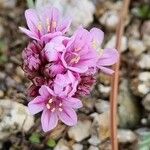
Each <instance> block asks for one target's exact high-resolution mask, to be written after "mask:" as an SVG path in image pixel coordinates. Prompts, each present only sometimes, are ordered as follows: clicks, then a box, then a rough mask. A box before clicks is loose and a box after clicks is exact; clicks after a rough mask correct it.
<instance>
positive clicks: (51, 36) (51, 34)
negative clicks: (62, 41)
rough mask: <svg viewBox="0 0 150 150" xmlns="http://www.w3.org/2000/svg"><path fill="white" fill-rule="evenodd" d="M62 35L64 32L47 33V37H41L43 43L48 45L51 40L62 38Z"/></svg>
mask: <svg viewBox="0 0 150 150" xmlns="http://www.w3.org/2000/svg"><path fill="white" fill-rule="evenodd" d="M61 35H62V32H59V31H58V32H54V33H47V34H45V35H43V36H42V37H41V40H42V41H45V42H46V43H48V42H49V41H50V40H51V39H53V38H54V37H56V36H61Z"/></svg>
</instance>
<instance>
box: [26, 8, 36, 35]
mask: <svg viewBox="0 0 150 150" xmlns="http://www.w3.org/2000/svg"><path fill="white" fill-rule="evenodd" d="M25 18H26V20H27V25H28V27H29V29H30V30H31V31H33V32H34V33H37V31H38V24H39V18H38V16H37V12H36V10H35V9H27V10H26V11H25Z"/></svg>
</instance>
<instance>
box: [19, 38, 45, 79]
mask: <svg viewBox="0 0 150 150" xmlns="http://www.w3.org/2000/svg"><path fill="white" fill-rule="evenodd" d="M41 50H42V47H41V45H39V44H38V43H36V42H35V41H33V42H32V43H29V45H28V46H27V48H25V49H24V50H23V52H22V58H23V69H24V71H25V72H26V74H27V75H29V76H33V74H35V72H36V71H37V70H38V69H39V67H40V65H41V59H40V53H41Z"/></svg>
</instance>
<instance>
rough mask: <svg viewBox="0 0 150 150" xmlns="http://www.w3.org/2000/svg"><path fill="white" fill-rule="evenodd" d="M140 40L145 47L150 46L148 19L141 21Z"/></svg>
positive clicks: (149, 23) (149, 22) (149, 24)
mask: <svg viewBox="0 0 150 150" xmlns="http://www.w3.org/2000/svg"><path fill="white" fill-rule="evenodd" d="M141 33H142V40H143V42H144V44H145V45H146V46H147V48H148V49H149V48H150V42H149V41H150V21H149V20H147V21H145V22H144V23H143V25H142V28H141Z"/></svg>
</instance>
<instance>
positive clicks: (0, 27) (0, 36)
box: [0, 20, 4, 38]
mask: <svg viewBox="0 0 150 150" xmlns="http://www.w3.org/2000/svg"><path fill="white" fill-rule="evenodd" d="M0 21H1V20H0ZM3 35H4V27H3V26H2V25H1V24H0V38H2V37H3Z"/></svg>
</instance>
